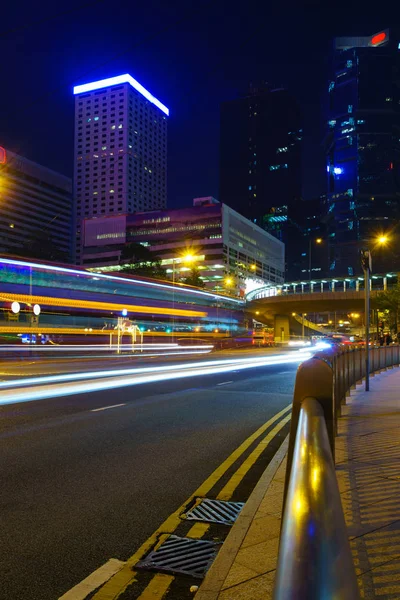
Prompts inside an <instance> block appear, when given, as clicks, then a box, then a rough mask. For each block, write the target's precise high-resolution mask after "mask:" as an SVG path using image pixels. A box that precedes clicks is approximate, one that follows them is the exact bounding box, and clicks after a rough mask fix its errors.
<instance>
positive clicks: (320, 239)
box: [308, 237, 322, 282]
mask: <svg viewBox="0 0 400 600" xmlns="http://www.w3.org/2000/svg"><path fill="white" fill-rule="evenodd" d="M312 241H313V240H312V239H311V238H310V239H309V241H308V275H309V280H310V282H311V250H312ZM314 242H315V243H316V244H322V238H320V237H319V238H316V239H315V240H314Z"/></svg>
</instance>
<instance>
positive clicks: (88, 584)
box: [58, 558, 125, 600]
mask: <svg viewBox="0 0 400 600" xmlns="http://www.w3.org/2000/svg"><path fill="white" fill-rule="evenodd" d="M124 564H125V563H124V562H122V560H118V559H116V558H110V560H109V561H107V562H106V563H105V564H104V565H103V566H101V567H99V568H98V569H97V570H96V571H93V573H91V574H90V575H89V576H88V577H86V579H84V580H83V581H81V582H80V583H78V585H76V586H75V587H73V588H72V589H70V590H69V591H68V592H66V593H65V594H64V595H63V596H60V598H59V599H58V600H84V599H85V598H87V596H88V595H89V594H90V593H91V592H93V591H94V590H95V589H97V588H98V587H100V586H101V585H102V584H103V583H105V582H106V581H108V580H109V579H110V578H111V577H112V576H113V575H115V573H118V571H120V570H121V569H122V567H123V566H124Z"/></svg>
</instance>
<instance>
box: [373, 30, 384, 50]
mask: <svg viewBox="0 0 400 600" xmlns="http://www.w3.org/2000/svg"><path fill="white" fill-rule="evenodd" d="M385 40H386V33H385V32H384V31H382V32H381V33H377V34H376V35H373V36H372V38H371V46H377V45H378V44H382V42H384V41H385Z"/></svg>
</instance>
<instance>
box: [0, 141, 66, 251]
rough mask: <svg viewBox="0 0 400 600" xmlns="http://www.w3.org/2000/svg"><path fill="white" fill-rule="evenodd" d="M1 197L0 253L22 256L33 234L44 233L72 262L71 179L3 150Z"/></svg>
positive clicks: (0, 164) (0, 159) (0, 155)
mask: <svg viewBox="0 0 400 600" xmlns="http://www.w3.org/2000/svg"><path fill="white" fill-rule="evenodd" d="M0 195H1V202H0V251H1V252H6V253H11V254H19V253H20V249H21V247H22V245H23V244H24V243H25V241H26V240H27V239H29V236H30V234H31V233H33V232H35V231H37V229H42V230H43V231H46V232H49V234H50V237H51V238H52V240H53V242H54V245H55V246H57V248H58V249H59V250H60V251H61V252H62V253H63V254H64V255H65V257H66V260H69V259H70V258H71V246H72V244H71V230H72V227H71V225H72V181H71V179H69V178H68V177H65V176H64V175H61V174H60V173H56V172H55V171H52V170H51V169H48V168H46V167H43V166H42V165H38V164H37V163H35V162H32V161H31V160H28V159H26V158H23V157H22V156H19V155H18V154H15V153H13V152H11V151H9V150H7V149H4V148H2V149H1V152H0Z"/></svg>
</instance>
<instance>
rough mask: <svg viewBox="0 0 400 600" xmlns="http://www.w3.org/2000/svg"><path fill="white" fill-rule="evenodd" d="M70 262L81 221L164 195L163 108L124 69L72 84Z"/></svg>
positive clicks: (151, 204)
mask: <svg viewBox="0 0 400 600" xmlns="http://www.w3.org/2000/svg"><path fill="white" fill-rule="evenodd" d="M74 94H75V161H74V196H75V211H74V212H75V215H74V216H75V225H74V227H75V230H76V244H75V246H76V254H75V260H76V262H78V263H79V262H80V260H81V245H82V238H81V222H82V219H87V218H90V217H96V216H99V217H100V216H105V215H114V214H118V213H133V212H135V211H144V210H159V209H162V208H165V206H166V201H167V116H168V114H169V110H168V108H167V107H166V106H164V104H162V103H161V102H160V101H159V100H157V98H155V97H154V96H153V95H152V94H150V92H148V91H147V90H146V89H145V88H144V87H143V86H142V85H141V84H140V83H139V82H137V81H136V80H135V79H133V77H131V76H130V75H119V76H117V77H111V78H109V79H103V80H101V81H94V82H91V83H87V84H84V85H78V86H76V87H75V88H74Z"/></svg>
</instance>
